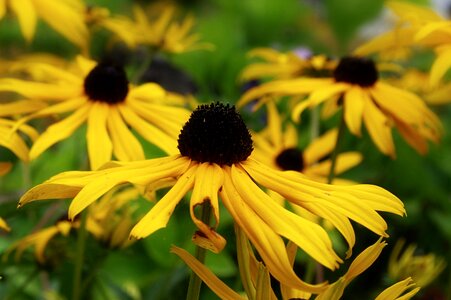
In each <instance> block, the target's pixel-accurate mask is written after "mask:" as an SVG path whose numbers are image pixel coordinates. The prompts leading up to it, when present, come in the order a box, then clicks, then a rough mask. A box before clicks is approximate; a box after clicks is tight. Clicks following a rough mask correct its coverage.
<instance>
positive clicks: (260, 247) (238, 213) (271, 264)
mask: <svg viewBox="0 0 451 300" xmlns="http://www.w3.org/2000/svg"><path fill="white" fill-rule="evenodd" d="M226 170H227V168H226ZM227 172H230V170H227ZM220 195H221V199H222V200H223V203H224V205H225V207H226V208H227V210H228V211H229V212H230V214H231V215H232V216H233V218H234V220H235V222H237V223H238V225H239V226H240V228H241V229H242V230H243V231H244V232H245V234H246V236H248V237H249V239H250V240H251V241H252V244H253V245H254V246H255V248H256V249H257V251H258V253H259V254H260V256H261V257H262V259H263V262H264V263H265V264H266V267H267V268H268V270H269V271H270V272H271V274H272V275H273V276H274V278H276V279H277V280H279V281H280V282H282V283H283V284H285V285H287V286H290V287H292V288H296V289H300V290H303V291H306V292H311V293H319V292H321V291H322V290H324V288H325V285H326V283H321V284H317V285H312V284H308V283H306V282H304V281H302V280H301V279H300V278H298V277H297V275H296V274H295V273H294V271H293V269H292V267H291V264H290V260H289V258H288V255H287V252H286V249H285V244H284V242H283V240H282V238H281V237H280V236H279V235H277V234H276V233H275V232H274V231H273V230H272V228H271V227H269V226H268V225H267V224H266V223H265V222H262V220H261V219H260V218H259V217H258V216H256V214H255V212H253V210H252V209H251V208H250V207H249V206H248V205H247V204H246V203H245V202H244V200H243V199H241V197H240V195H239V194H238V193H237V191H236V190H235V188H234V187H233V183H232V179H231V178H230V174H229V173H228V174H226V176H225V178H224V186H223V189H222V190H221V192H220ZM232 199H233V200H232Z"/></svg>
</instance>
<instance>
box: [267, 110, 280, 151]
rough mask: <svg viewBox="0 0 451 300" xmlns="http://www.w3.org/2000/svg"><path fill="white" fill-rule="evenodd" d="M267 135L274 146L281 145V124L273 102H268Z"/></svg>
mask: <svg viewBox="0 0 451 300" xmlns="http://www.w3.org/2000/svg"><path fill="white" fill-rule="evenodd" d="M266 107H267V109H268V134H269V138H270V139H271V140H272V141H273V144H274V145H282V135H281V132H282V124H281V120H280V115H279V114H278V112H277V107H276V105H275V104H274V102H268V104H267V106H266Z"/></svg>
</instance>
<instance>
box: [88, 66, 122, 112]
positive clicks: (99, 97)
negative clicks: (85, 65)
mask: <svg viewBox="0 0 451 300" xmlns="http://www.w3.org/2000/svg"><path fill="white" fill-rule="evenodd" d="M84 88H85V93H86V95H87V96H88V97H89V99H90V100H93V101H101V102H106V103H108V104H115V103H119V102H122V101H124V100H125V97H127V94H128V80H127V75H126V74H125V71H124V69H123V68H122V67H118V66H115V65H112V64H107V63H99V64H98V65H97V66H95V67H94V69H92V70H91V72H89V74H88V75H87V76H86V78H85V82H84Z"/></svg>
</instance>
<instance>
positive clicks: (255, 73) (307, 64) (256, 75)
mask: <svg viewBox="0 0 451 300" xmlns="http://www.w3.org/2000/svg"><path fill="white" fill-rule="evenodd" d="M248 56H249V57H250V58H254V57H257V58H260V59H263V60H264V61H263V62H255V63H252V64H250V65H249V66H247V67H246V68H245V69H244V70H243V72H242V73H241V80H243V81H249V80H253V79H263V78H266V77H271V78H278V79H284V78H293V77H298V76H301V75H305V76H312V77H314V76H317V77H321V76H325V75H326V74H327V73H328V72H329V73H331V72H332V70H333V68H334V67H335V65H336V63H337V62H336V61H333V60H330V59H328V58H327V57H326V56H325V55H315V56H311V57H306V58H303V57H301V56H300V55H298V54H297V53H296V52H295V51H290V52H287V53H282V52H279V51H277V50H275V49H271V48H256V49H253V50H251V51H250V52H249V53H248Z"/></svg>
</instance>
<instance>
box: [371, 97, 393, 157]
mask: <svg viewBox="0 0 451 300" xmlns="http://www.w3.org/2000/svg"><path fill="white" fill-rule="evenodd" d="M363 121H364V122H365V126H366V128H367V130H368V132H369V134H370V136H371V138H372V140H373V142H374V143H375V144H376V146H377V147H378V148H379V150H380V151H381V152H382V153H384V154H386V155H389V156H390V157H392V158H395V145H394V144H393V138H392V134H391V127H390V125H389V121H388V119H387V117H386V116H385V115H384V114H383V113H382V112H381V111H380V110H379V109H378V108H377V107H376V105H374V103H373V102H372V101H366V103H365V108H364V110H363Z"/></svg>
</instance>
